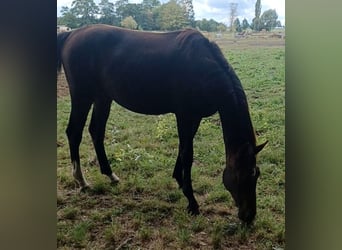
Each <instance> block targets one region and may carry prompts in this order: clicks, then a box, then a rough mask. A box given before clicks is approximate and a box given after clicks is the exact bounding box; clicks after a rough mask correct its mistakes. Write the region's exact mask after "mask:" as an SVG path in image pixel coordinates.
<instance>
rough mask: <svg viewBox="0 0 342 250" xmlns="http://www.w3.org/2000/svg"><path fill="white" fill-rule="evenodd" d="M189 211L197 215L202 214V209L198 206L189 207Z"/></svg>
mask: <svg viewBox="0 0 342 250" xmlns="http://www.w3.org/2000/svg"><path fill="white" fill-rule="evenodd" d="M188 213H189V214H190V215H193V216H197V215H199V214H200V211H199V209H198V207H197V208H190V207H188Z"/></svg>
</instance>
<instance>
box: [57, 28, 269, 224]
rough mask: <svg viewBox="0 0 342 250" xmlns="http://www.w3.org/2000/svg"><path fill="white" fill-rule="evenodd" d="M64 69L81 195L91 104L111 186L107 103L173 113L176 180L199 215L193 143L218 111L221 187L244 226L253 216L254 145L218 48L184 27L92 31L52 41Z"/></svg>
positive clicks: (240, 93)
mask: <svg viewBox="0 0 342 250" xmlns="http://www.w3.org/2000/svg"><path fill="white" fill-rule="evenodd" d="M62 64H63V67H64V71H65V75H66V78H67V80H68V84H69V90H70V95H71V113H70V119H69V124H68V127H67V129H66V133H67V136H68V140H69V147H70V156H71V162H72V165H73V176H74V178H75V179H76V181H77V182H78V183H79V185H80V187H81V189H84V188H86V187H87V186H88V184H87V182H86V180H85V178H84V177H83V175H82V171H81V165H80V157H79V145H80V143H81V140H82V132H83V128H84V125H85V122H86V119H87V115H88V112H89V110H90V108H91V106H92V105H93V112H92V117H91V122H90V125H89V132H90V135H91V138H92V141H93V144H94V147H95V151H96V155H97V159H98V162H99V165H100V169H101V173H102V174H105V175H107V176H108V177H109V178H110V180H111V181H112V182H113V183H116V182H118V181H119V178H118V177H117V176H116V175H115V174H114V173H113V172H112V170H111V168H110V165H109V163H108V160H107V156H106V152H105V148H104V144H103V140H104V134H105V127H106V122H107V119H108V116H109V111H110V106H111V103H112V100H115V102H117V103H118V104H120V105H121V106H123V107H125V108H127V109H129V110H132V111H134V112H138V113H142V114H149V115H159V114H165V113H174V114H175V115H176V120H177V128H178V136H179V151H178V157H177V161H176V165H175V168H174V171H173V177H174V178H175V179H176V180H177V182H178V184H179V187H180V188H182V190H183V193H184V195H185V196H186V198H187V199H188V201H189V205H188V211H189V212H190V213H191V214H199V206H198V203H197V201H196V199H195V197H194V194H193V189H192V183H191V166H192V161H193V138H194V136H195V134H196V131H197V129H198V127H199V125H200V122H201V119H202V118H203V117H207V116H211V115H213V114H214V113H216V112H218V113H219V115H220V119H221V123H222V130H223V138H224V143H225V151H226V166H225V169H224V172H223V183H224V186H225V187H226V189H227V190H228V191H229V192H230V193H231V195H232V197H233V199H234V200H235V203H236V206H237V207H238V208H239V213H238V216H239V218H240V219H241V220H242V221H243V222H246V223H250V222H252V221H253V219H254V217H255V214H256V191H255V190H256V182H257V179H258V176H259V168H258V167H257V166H256V154H257V153H258V152H259V151H260V150H261V149H262V148H263V147H264V146H265V145H266V143H267V142H265V143H263V144H261V145H259V146H257V145H256V138H255V134H254V129H253V126H252V122H251V118H250V114H249V109H248V104H247V100H246V96H245V93H244V90H243V88H242V86H241V83H240V80H239V78H238V77H237V75H236V73H235V72H234V70H233V68H232V67H231V66H230V65H229V63H228V62H227V60H226V59H225V58H224V56H223V54H222V52H221V50H220V49H219V47H218V46H217V45H216V44H215V43H213V42H210V41H209V40H208V39H207V38H205V37H204V36H203V35H202V34H201V33H199V32H198V31H195V30H191V29H187V30H183V31H175V32H168V33H153V32H142V31H132V30H126V29H122V28H117V27H113V26H108V25H93V26H88V27H84V28H80V29H77V30H74V31H71V32H65V33H60V34H58V35H57V71H60V70H61V65H62Z"/></svg>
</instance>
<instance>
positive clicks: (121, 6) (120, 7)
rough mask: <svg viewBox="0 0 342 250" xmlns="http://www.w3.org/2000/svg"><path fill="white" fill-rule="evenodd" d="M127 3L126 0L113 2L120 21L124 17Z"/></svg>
mask: <svg viewBox="0 0 342 250" xmlns="http://www.w3.org/2000/svg"><path fill="white" fill-rule="evenodd" d="M127 4H128V0H118V1H116V2H115V4H114V7H115V12H116V15H117V17H118V19H119V21H120V22H121V21H122V20H123V19H124V18H125V16H124V14H125V8H126V5H127Z"/></svg>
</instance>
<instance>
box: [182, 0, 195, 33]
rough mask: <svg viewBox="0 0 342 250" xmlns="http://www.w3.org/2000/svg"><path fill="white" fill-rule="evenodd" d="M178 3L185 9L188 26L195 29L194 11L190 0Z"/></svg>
mask: <svg viewBox="0 0 342 250" xmlns="http://www.w3.org/2000/svg"><path fill="white" fill-rule="evenodd" d="M180 3H181V5H182V6H183V7H184V9H185V16H186V19H187V20H188V22H189V26H191V27H195V11H194V6H193V4H192V0H181V2H180Z"/></svg>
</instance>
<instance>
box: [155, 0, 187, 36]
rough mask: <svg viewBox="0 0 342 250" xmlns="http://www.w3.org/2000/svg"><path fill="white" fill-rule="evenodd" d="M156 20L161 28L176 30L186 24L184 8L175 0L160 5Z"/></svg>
mask: <svg viewBox="0 0 342 250" xmlns="http://www.w3.org/2000/svg"><path fill="white" fill-rule="evenodd" d="M157 21H158V24H159V28H160V29H161V30H170V31H171V30H178V29H181V28H184V27H186V26H187V25H188V20H187V18H186V12H185V9H184V8H183V7H182V6H181V5H179V4H178V3H177V1H176V0H170V2H168V3H165V4H163V5H162V6H160V8H159V9H158V12H157Z"/></svg>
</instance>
